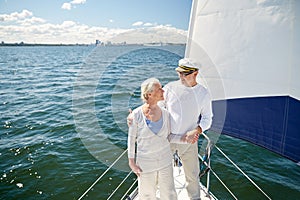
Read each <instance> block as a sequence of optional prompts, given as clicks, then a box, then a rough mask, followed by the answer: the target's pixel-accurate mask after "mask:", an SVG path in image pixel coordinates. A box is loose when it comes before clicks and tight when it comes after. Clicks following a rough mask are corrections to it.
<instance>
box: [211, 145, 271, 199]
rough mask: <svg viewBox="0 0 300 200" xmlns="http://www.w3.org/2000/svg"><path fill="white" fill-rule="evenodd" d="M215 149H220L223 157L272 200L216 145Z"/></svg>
mask: <svg viewBox="0 0 300 200" xmlns="http://www.w3.org/2000/svg"><path fill="white" fill-rule="evenodd" d="M215 147H216V148H217V149H218V151H219V152H220V153H221V154H223V156H224V157H225V158H226V159H227V160H228V161H229V162H231V164H233V166H234V167H235V168H237V169H238V170H239V171H240V172H241V173H242V174H243V175H244V176H245V177H246V178H247V179H248V180H249V181H250V182H251V183H252V184H253V185H254V186H255V187H256V188H257V189H258V190H259V191H261V192H262V193H263V194H264V195H265V196H266V197H267V198H268V199H271V198H270V197H269V196H268V195H267V194H266V193H265V192H264V191H263V190H262V189H261V188H260V187H259V186H258V185H256V183H255V182H254V181H253V180H252V179H251V178H250V177H249V176H248V175H247V174H246V173H245V172H243V170H241V168H240V167H239V166H237V165H236V164H235V163H234V162H233V161H232V160H231V159H230V158H229V157H228V156H227V155H226V154H225V153H224V152H223V151H222V150H221V149H220V148H219V147H217V146H216V145H215Z"/></svg>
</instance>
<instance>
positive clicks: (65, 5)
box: [61, 3, 72, 10]
mask: <svg viewBox="0 0 300 200" xmlns="http://www.w3.org/2000/svg"><path fill="white" fill-rule="evenodd" d="M71 7H72V5H71V4H70V3H64V4H63V5H62V6H61V8H62V9H64V10H71Z"/></svg>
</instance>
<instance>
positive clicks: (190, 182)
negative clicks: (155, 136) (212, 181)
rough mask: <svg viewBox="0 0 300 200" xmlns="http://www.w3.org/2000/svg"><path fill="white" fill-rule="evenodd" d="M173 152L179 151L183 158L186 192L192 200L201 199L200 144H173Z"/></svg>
mask: <svg viewBox="0 0 300 200" xmlns="http://www.w3.org/2000/svg"><path fill="white" fill-rule="evenodd" d="M171 149H172V152H175V151H176V150H177V152H178V156H179V157H180V158H181V161H182V167H183V170H184V173H185V179H186V184H187V185H186V190H187V192H188V196H189V198H190V199H193V200H196V199H200V187H199V173H200V168H199V160H198V143H197V142H196V143H194V144H176V143H171Z"/></svg>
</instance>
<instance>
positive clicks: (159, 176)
mask: <svg viewBox="0 0 300 200" xmlns="http://www.w3.org/2000/svg"><path fill="white" fill-rule="evenodd" d="M138 187H139V199H141V200H156V190H157V187H159V192H160V199H161V200H177V194H176V190H175V185H174V179H173V167H172V164H170V165H169V166H167V167H165V168H163V169H161V170H157V171H154V172H149V173H141V174H140V176H139V178H138Z"/></svg>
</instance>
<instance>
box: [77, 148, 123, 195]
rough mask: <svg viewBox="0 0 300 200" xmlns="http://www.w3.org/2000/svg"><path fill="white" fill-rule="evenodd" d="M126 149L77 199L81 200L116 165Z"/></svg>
mask: <svg viewBox="0 0 300 200" xmlns="http://www.w3.org/2000/svg"><path fill="white" fill-rule="evenodd" d="M126 151H127V149H126V150H125V151H123V153H122V154H121V155H120V156H119V157H118V158H117V159H116V160H115V161H114V162H113V163H112V164H111V165H110V166H109V167H108V168H107V169H106V170H105V171H104V172H103V173H102V174H101V176H100V177H99V178H98V179H97V180H96V181H95V182H94V183H93V184H92V185H91V186H90V187H89V188H88V189H87V190H86V191H85V192H84V193H83V194H82V195H81V196H80V197H79V198H78V200H81V199H82V198H83V197H84V196H85V195H86V194H87V193H88V192H89V191H90V190H91V189H92V188H93V187H94V186H95V185H96V183H97V182H98V181H99V180H100V179H101V178H102V177H103V176H104V175H105V174H106V173H107V172H108V171H109V170H110V169H111V168H112V167H113V166H114V165H115V164H116V162H117V161H118V160H120V158H121V157H122V156H123V155H124V154H125V153H126Z"/></svg>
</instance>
